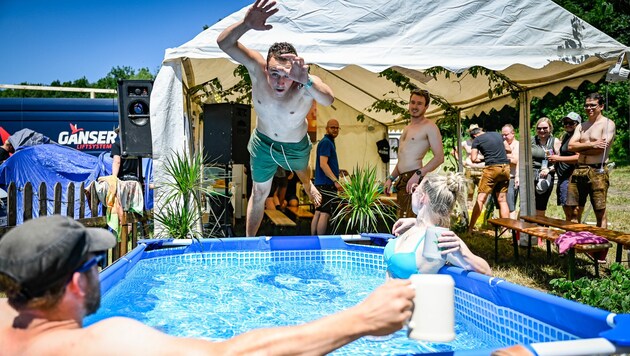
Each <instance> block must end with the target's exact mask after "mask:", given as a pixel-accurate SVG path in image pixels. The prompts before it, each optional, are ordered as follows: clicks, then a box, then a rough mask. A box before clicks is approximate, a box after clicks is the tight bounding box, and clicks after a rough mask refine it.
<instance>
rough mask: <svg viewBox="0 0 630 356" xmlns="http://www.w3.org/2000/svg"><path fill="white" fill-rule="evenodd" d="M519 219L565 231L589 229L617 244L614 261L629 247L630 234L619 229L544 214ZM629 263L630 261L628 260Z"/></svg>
mask: <svg viewBox="0 0 630 356" xmlns="http://www.w3.org/2000/svg"><path fill="white" fill-rule="evenodd" d="M521 219H523V220H524V221H527V222H532V223H536V224H538V225H542V226H552V227H557V228H559V229H563V230H566V231H576V232H579V231H589V232H592V233H593V234H595V235H598V236H601V237H604V238H606V239H608V240H610V241H612V242H614V243H616V244H617V249H616V251H615V261H616V262H618V263H621V262H622V255H623V250H624V248H625V249H630V234H628V233H626V232H621V231H615V230H609V229H604V228H602V227H599V226H593V225H587V224H580V223H576V222H573V221H566V220H562V219H556V218H550V217H546V216H529V215H526V216H521ZM628 263H630V261H628Z"/></svg>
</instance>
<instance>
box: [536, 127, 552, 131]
mask: <svg viewBox="0 0 630 356" xmlns="http://www.w3.org/2000/svg"><path fill="white" fill-rule="evenodd" d="M536 130H538V131H547V130H549V128H548V127H537V128H536Z"/></svg>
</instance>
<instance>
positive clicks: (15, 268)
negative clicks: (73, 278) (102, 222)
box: [0, 215, 116, 297]
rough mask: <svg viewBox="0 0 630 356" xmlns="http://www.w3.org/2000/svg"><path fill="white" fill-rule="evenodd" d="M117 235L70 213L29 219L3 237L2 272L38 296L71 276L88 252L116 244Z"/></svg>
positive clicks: (0, 249)
mask: <svg viewBox="0 0 630 356" xmlns="http://www.w3.org/2000/svg"><path fill="white" fill-rule="evenodd" d="M115 244H116V237H115V236H114V235H113V234H112V233H110V232H109V231H108V230H106V229H103V228H86V227H85V226H83V225H82V224H80V223H79V222H77V221H75V220H73V219H70V218H68V217H66V216H61V215H52V216H46V217H41V218H37V219H34V220H29V221H27V222H25V223H24V224H22V225H20V226H18V227H15V228H13V229H12V230H11V231H9V232H8V233H6V234H5V235H4V236H3V237H2V238H0V273H3V274H5V275H7V276H9V277H10V278H12V279H14V280H15V281H16V282H17V283H18V284H19V285H20V286H21V292H22V294H24V295H27V296H29V297H38V296H41V295H43V294H44V292H46V291H47V290H48V289H50V288H51V287H53V286H55V285H58V284H59V283H61V282H62V281H63V280H64V279H67V278H69V277H70V275H71V274H72V272H74V271H75V270H76V269H78V268H79V267H81V264H82V263H84V262H85V260H86V259H87V255H88V254H89V253H93V252H103V251H107V250H108V249H110V248H112V247H114V245H115Z"/></svg>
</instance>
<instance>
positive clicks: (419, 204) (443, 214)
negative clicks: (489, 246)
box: [383, 173, 492, 278]
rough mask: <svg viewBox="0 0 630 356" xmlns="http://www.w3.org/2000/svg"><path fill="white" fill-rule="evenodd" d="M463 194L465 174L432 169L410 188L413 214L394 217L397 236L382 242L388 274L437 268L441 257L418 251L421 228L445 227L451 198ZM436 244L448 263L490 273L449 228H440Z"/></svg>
mask: <svg viewBox="0 0 630 356" xmlns="http://www.w3.org/2000/svg"><path fill="white" fill-rule="evenodd" d="M465 194H466V177H465V176H464V175H463V174H462V173H448V174H446V175H440V174H436V173H432V174H428V175H427V176H426V177H424V179H423V180H422V182H421V183H420V185H419V186H416V187H415V188H414V192H413V195H412V198H411V207H412V209H413V211H414V213H416V215H417V218H404V219H399V220H398V221H396V223H395V224H394V227H393V229H392V233H393V234H394V235H396V236H398V237H397V238H395V239H391V240H389V242H388V243H387V246H385V251H384V252H383V258H384V259H385V263H386V264H387V277H388V278H409V276H411V275H412V274H417V273H425V274H426V273H437V272H438V270H439V269H440V268H441V267H442V266H443V265H444V263H445V261H444V260H443V259H433V258H428V257H425V256H423V255H422V251H423V250H424V238H425V232H426V230H427V227H430V226H441V227H446V228H448V227H449V225H450V219H451V212H452V210H453V207H454V206H455V202H456V201H457V200H459V201H462V202H463V201H464V200H463V198H465ZM437 246H438V248H439V249H440V250H441V253H442V255H443V256H445V257H446V261H447V262H449V263H450V264H452V265H455V266H458V267H461V268H464V269H466V270H472V271H475V272H479V273H483V274H486V275H491V274H492V270H491V269H490V265H488V262H486V261H485V260H484V259H483V258H481V257H479V256H477V255H475V254H473V253H472V252H471V251H470V249H469V248H468V246H466V244H465V243H464V241H462V239H460V238H459V236H457V235H455V233H453V232H452V231H446V232H443V233H442V236H440V237H439V238H438V245H437Z"/></svg>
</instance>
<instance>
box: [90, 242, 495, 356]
mask: <svg viewBox="0 0 630 356" xmlns="http://www.w3.org/2000/svg"><path fill="white" fill-rule="evenodd" d="M266 254H267V255H270V254H271V253H270V252H267V253H266ZM217 255H218V254H217V253H206V254H193V255H187V256H186V258H183V256H171V257H168V258H165V257H158V258H149V259H143V260H140V261H138V263H137V264H136V265H135V267H134V268H133V269H132V270H131V271H129V273H128V274H127V275H126V277H125V278H124V279H122V280H121V281H119V282H118V284H116V285H115V286H114V287H112V288H111V289H110V290H109V291H107V292H106V294H105V295H104V296H103V300H102V305H101V309H99V311H98V313H97V314H95V315H93V316H90V317H88V319H87V320H86V324H88V325H89V324H91V323H94V322H96V321H98V320H101V319H104V318H107V317H110V316H126V317H130V318H134V319H136V320H139V321H141V322H143V323H145V324H147V325H150V326H152V327H155V328H157V329H159V330H162V331H163V332H165V333H168V334H170V335H174V336H186V337H198V338H204V339H208V340H224V339H227V338H230V337H233V336H235V335H238V334H241V333H244V332H247V331H249V330H252V329H256V328H261V327H271V326H285V325H296V324H300V323H304V322H308V321H311V320H315V319H318V318H321V317H323V316H326V315H330V314H332V313H335V312H337V311H340V310H342V309H345V308H348V307H350V306H353V305H355V304H357V303H359V302H360V301H362V300H363V299H365V298H366V297H367V295H368V294H369V293H370V292H371V291H372V290H374V289H375V288H376V287H378V286H379V285H381V284H382V283H383V282H384V278H385V277H384V271H383V270H382V268H379V267H375V266H374V265H371V264H369V263H368V264H362V263H334V262H331V261H330V260H326V259H324V258H316V257H315V258H310V257H306V258H295V259H293V260H288V259H287V260H282V261H277V260H274V259H273V258H269V256H262V258H252V257H251V255H250V254H238V253H236V254H234V253H233V254H230V256H231V257H229V258H217ZM223 255H225V254H223ZM263 255H264V254H263ZM379 257H380V256H379ZM381 258H382V257H381ZM455 329H456V334H457V337H456V339H455V340H454V341H452V342H450V343H445V344H436V343H423V342H417V341H415V340H411V339H409V338H407V334H406V332H407V331H406V329H404V330H401V331H398V332H397V333H395V334H393V335H391V337H385V338H370V337H364V338H361V339H359V340H357V341H355V342H354V343H351V344H349V345H347V346H345V347H343V348H341V349H339V350H337V351H336V352H334V353H333V354H336V355H346V354H347V355H350V354H351V355H358V354H362V355H368V354H377V355H378V354H413V353H425V352H436V351H457V350H475V349H477V350H478V349H488V348H497V347H501V346H506V345H505V344H502V343H501V342H499V341H498V340H497V339H495V338H493V337H491V336H489V335H488V334H487V333H485V332H483V331H481V330H480V329H478V328H477V327H475V326H474V325H473V324H472V323H470V322H469V321H466V320H465V318H464V317H462V315H460V313H459V312H458V313H456V326H455Z"/></svg>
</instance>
